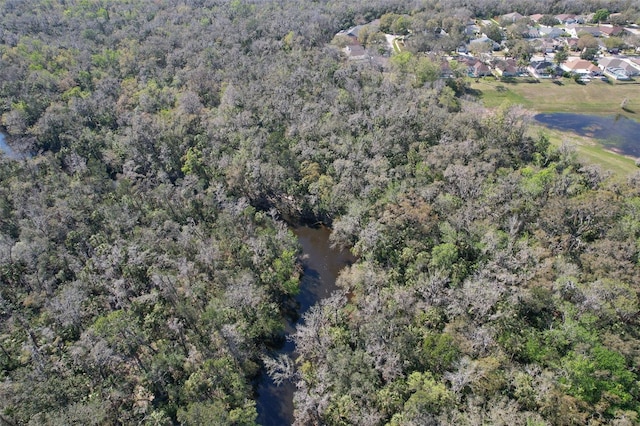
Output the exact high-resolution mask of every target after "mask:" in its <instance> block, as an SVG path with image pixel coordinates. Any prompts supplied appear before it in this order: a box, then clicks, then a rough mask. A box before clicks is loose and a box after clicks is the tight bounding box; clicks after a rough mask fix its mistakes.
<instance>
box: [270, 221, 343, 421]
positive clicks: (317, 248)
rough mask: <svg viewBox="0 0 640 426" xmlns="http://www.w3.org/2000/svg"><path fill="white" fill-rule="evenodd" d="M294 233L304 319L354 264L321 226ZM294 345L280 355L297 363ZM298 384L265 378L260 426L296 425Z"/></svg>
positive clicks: (290, 327)
mask: <svg viewBox="0 0 640 426" xmlns="http://www.w3.org/2000/svg"><path fill="white" fill-rule="evenodd" d="M292 231H293V232H294V234H296V236H297V237H298V241H299V242H300V245H301V246H302V265H303V267H304V271H303V276H302V280H301V283H300V285H301V286H300V294H298V296H297V297H296V301H297V303H298V315H299V316H300V317H301V316H302V314H304V313H305V312H306V311H307V310H308V309H309V308H310V307H311V306H312V305H313V304H315V303H316V302H318V301H319V300H322V299H324V298H326V297H329V296H330V295H331V293H332V292H333V291H334V290H336V289H337V287H336V278H337V277H338V274H339V273H340V270H341V269H342V268H344V267H345V266H346V265H349V264H351V263H353V262H354V260H355V259H354V257H353V255H352V254H351V253H350V252H349V251H348V250H339V249H332V248H331V246H330V244H329V235H330V234H331V231H330V230H329V229H328V228H326V227H324V226H322V227H318V228H311V227H308V226H300V227H296V228H293V229H292ZM296 324H297V321H292V322H290V323H289V324H287V330H286V332H287V334H292V333H293V332H294V331H295V326H296ZM294 352H295V347H294V344H293V342H291V341H289V340H288V339H287V341H286V343H285V344H284V346H283V347H282V349H281V350H280V351H279V352H278V353H285V354H288V355H290V356H292V357H293V358H294V359H295V355H294ZM294 391H295V384H294V383H292V382H284V383H282V384H281V385H280V386H276V385H275V384H274V383H273V381H272V380H271V379H270V378H268V377H267V375H266V374H263V378H262V382H261V383H260V385H259V387H258V400H257V403H258V404H257V408H258V424H260V425H262V426H286V425H290V424H292V423H293V392H294Z"/></svg>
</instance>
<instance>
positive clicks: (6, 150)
mask: <svg viewBox="0 0 640 426" xmlns="http://www.w3.org/2000/svg"><path fill="white" fill-rule="evenodd" d="M0 152H2V153H3V154H4V155H5V156H6V157H7V158H11V159H12V160H21V159H23V158H25V155H24V154H19V153H17V152H15V151H14V150H13V149H12V148H11V147H10V146H9V145H8V144H7V135H6V134H5V133H4V132H3V131H2V129H0Z"/></svg>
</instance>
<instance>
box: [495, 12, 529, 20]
mask: <svg viewBox="0 0 640 426" xmlns="http://www.w3.org/2000/svg"><path fill="white" fill-rule="evenodd" d="M522 18H524V16H522V15H520V14H519V13H518V12H513V13H507V14H506V15H502V16H501V17H500V21H504V22H516V21H519V20H521V19H522Z"/></svg>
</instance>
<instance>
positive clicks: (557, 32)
mask: <svg viewBox="0 0 640 426" xmlns="http://www.w3.org/2000/svg"><path fill="white" fill-rule="evenodd" d="M538 32H539V33H540V37H544V38H558V37H562V35H563V34H564V33H565V31H564V30H563V29H562V28H556V27H545V26H544V25H540V27H539V28H538Z"/></svg>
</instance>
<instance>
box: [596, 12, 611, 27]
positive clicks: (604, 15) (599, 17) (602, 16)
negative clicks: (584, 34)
mask: <svg viewBox="0 0 640 426" xmlns="http://www.w3.org/2000/svg"><path fill="white" fill-rule="evenodd" d="M609 15H611V12H609V10H608V9H598V10H596V13H594V14H593V19H592V20H591V22H593V23H594V24H597V23H600V22H606V21H607V19H609Z"/></svg>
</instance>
